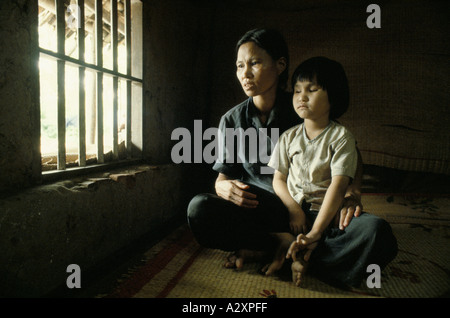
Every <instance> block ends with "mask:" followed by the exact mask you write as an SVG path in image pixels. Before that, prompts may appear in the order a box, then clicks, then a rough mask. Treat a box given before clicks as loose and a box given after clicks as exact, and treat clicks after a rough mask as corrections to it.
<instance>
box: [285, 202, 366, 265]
mask: <svg viewBox="0 0 450 318" xmlns="http://www.w3.org/2000/svg"><path fill="white" fill-rule="evenodd" d="M298 208H299V209H295V210H294V211H289V213H290V224H289V225H290V228H291V231H292V233H293V234H294V235H297V238H296V240H295V241H293V242H292V243H291V245H290V247H289V249H288V251H287V253H286V258H292V260H293V261H294V262H295V261H297V253H298V252H300V251H302V254H303V259H304V260H305V261H306V262H308V261H309V258H310V257H311V253H312V252H313V250H314V249H315V248H316V247H317V245H318V244H319V240H320V238H321V236H322V233H319V232H315V231H310V232H308V225H307V224H306V217H305V213H304V212H303V210H302V209H301V208H300V206H299V207H298ZM361 212H362V204H361V202H360V201H359V200H358V199H356V198H355V197H354V196H348V197H346V198H345V199H344V203H343V205H342V208H341V210H340V211H339V213H336V217H335V219H334V225H335V226H336V227H339V229H340V230H344V229H345V228H346V227H347V226H348V225H349V224H350V222H351V220H352V219H353V217H359V216H360V215H361Z"/></svg>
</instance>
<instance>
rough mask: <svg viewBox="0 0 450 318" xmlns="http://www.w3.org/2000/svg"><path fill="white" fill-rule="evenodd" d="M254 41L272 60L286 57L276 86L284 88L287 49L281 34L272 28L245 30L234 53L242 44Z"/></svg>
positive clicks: (286, 78)
mask: <svg viewBox="0 0 450 318" xmlns="http://www.w3.org/2000/svg"><path fill="white" fill-rule="evenodd" d="M247 42H254V43H255V44H256V45H258V46H259V47H260V48H262V49H263V50H265V51H266V52H267V54H269V55H270V56H271V57H272V59H273V60H274V61H278V60H279V59H280V58H282V57H284V58H285V59H286V69H285V70H284V71H283V72H282V73H281V74H280V80H279V83H278V86H279V87H281V88H283V89H285V88H286V86H287V81H288V76H289V75H288V74H289V50H288V46H287V44H286V41H285V40H284V37H283V35H282V34H281V33H280V32H279V31H278V30H274V29H253V30H250V31H248V32H246V33H245V34H244V35H243V36H242V37H241V38H240V39H239V41H238V42H237V44H236V54H237V52H238V51H239V48H240V47H241V45H242V44H244V43H247Z"/></svg>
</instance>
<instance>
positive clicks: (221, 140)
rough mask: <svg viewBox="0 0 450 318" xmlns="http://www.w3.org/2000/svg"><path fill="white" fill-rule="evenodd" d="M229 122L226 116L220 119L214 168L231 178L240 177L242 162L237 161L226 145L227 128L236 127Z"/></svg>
mask: <svg viewBox="0 0 450 318" xmlns="http://www.w3.org/2000/svg"><path fill="white" fill-rule="evenodd" d="M232 126H233V125H232V124H231V123H229V121H228V120H227V117H226V116H223V117H222V118H221V119H220V123H219V129H218V135H217V138H218V144H217V159H216V162H215V163H214V165H213V170H214V171H217V172H219V173H223V174H225V175H227V176H229V177H231V178H240V177H241V176H242V169H243V168H242V164H239V163H236V158H233V154H232V153H230V151H228V149H227V146H226V143H225V141H226V129H227V128H234V127H232Z"/></svg>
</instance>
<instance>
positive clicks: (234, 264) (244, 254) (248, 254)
mask: <svg viewBox="0 0 450 318" xmlns="http://www.w3.org/2000/svg"><path fill="white" fill-rule="evenodd" d="M265 254H266V253H265V252H262V251H252V250H244V249H243V250H239V251H237V252H235V253H233V254H231V255H230V256H228V257H227V259H226V261H225V264H224V267H226V268H236V269H241V268H243V267H244V262H253V261H257V260H260V259H261V258H263V257H264V256H265Z"/></svg>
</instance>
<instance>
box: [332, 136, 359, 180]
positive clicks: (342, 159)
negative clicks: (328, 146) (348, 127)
mask: <svg viewBox="0 0 450 318" xmlns="http://www.w3.org/2000/svg"><path fill="white" fill-rule="evenodd" d="M357 161H358V155H357V152H356V140H355V138H354V137H353V136H352V135H350V134H346V135H345V136H343V137H342V138H340V139H339V140H338V141H337V142H336V146H335V149H334V154H333V158H332V159H331V163H330V167H331V176H332V177H334V176H348V177H350V178H352V179H353V178H354V177H355V173H356V165H357Z"/></svg>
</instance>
